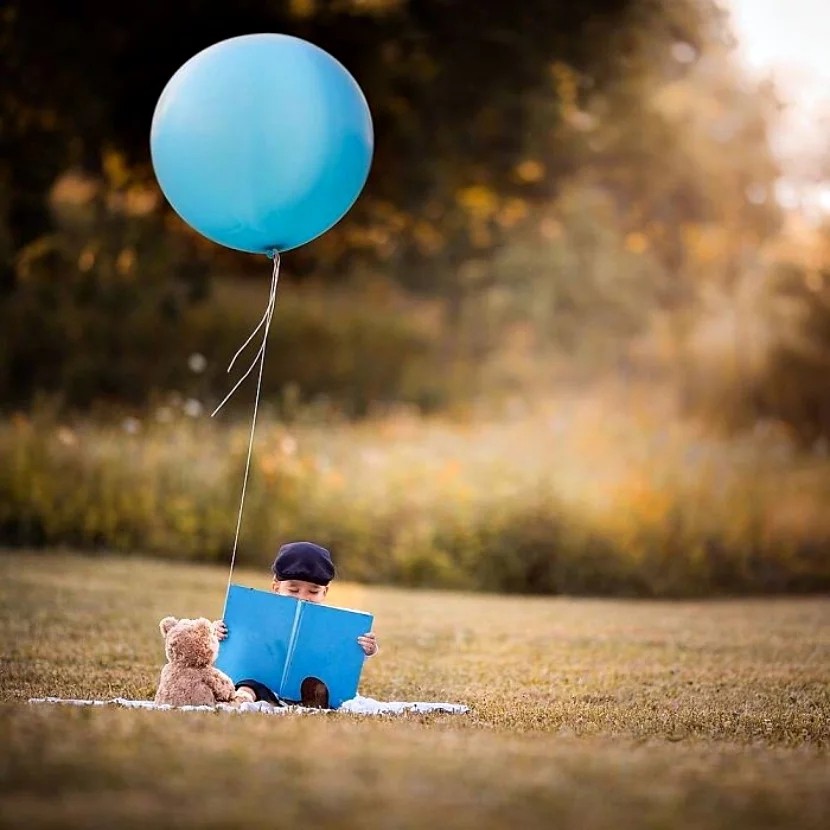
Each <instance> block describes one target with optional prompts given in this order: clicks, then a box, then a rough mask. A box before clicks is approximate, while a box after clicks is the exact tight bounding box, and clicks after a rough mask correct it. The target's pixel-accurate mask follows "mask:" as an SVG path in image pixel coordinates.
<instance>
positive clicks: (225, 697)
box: [205, 666, 236, 702]
mask: <svg viewBox="0 0 830 830" xmlns="http://www.w3.org/2000/svg"><path fill="white" fill-rule="evenodd" d="M205 682H206V683H207V685H208V686H209V687H210V689H211V691H212V692H213V694H214V697H215V698H216V699H217V700H219V701H225V702H227V701H229V700H230V699H231V698H232V697H233V695H234V692H235V691H236V688H235V687H234V685H233V681H232V680H231V679H230V677H228V676H227V675H226V674H225V673H224V672H221V671H219V669H217V668H214V667H213V666H211V671H210V673H209V674H208V675H207V677H205Z"/></svg>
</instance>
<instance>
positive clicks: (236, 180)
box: [150, 34, 373, 254]
mask: <svg viewBox="0 0 830 830" xmlns="http://www.w3.org/2000/svg"><path fill="white" fill-rule="evenodd" d="M372 149H373V133H372V116H371V114H370V112H369V106H368V104H367V103H366V99H365V98H364V96H363V93H362V92H361V90H360V87H359V86H358V85H357V82H356V81H355V80H354V78H353V77H352V76H351V75H350V74H349V72H348V71H347V70H346V69H345V68H344V67H343V65H342V64H340V63H339V62H338V61H336V60H335V59H334V58H333V57H332V56H331V55H329V54H328V53H327V52H324V51H323V50H322V49H320V48H319V47H317V46H314V45H313V44H311V43H308V42H307V41H305V40H301V39H299V38H296V37H290V36H288V35H276V34H256V35H244V36H242V37H234V38H230V39H229V40H224V41H222V42H220V43H216V44H214V45H213V46H210V47H208V48H207V49H205V50H203V51H202V52H199V53H198V54H197V55H195V56H194V57H192V58H191V59H190V60H189V61H187V63H185V64H184V65H183V66H182V67H181V68H180V69H179V70H178V71H177V72H176V74H175V75H173V77H172V78H171V79H170V81H169V82H168V83H167V86H166V87H165V88H164V90H163V92H162V93H161V97H160V98H159V101H158V104H157V105H156V110H155V113H154V114H153V123H152V128H151V130H150V150H151V154H152V160H153V168H154V169H155V172H156V178H157V179H158V182H159V185H160V186H161V189H162V191H163V192H164V195H165V196H166V197H167V199H168V201H169V202H170V204H171V205H172V206H173V208H174V209H175V211H176V212H177V213H178V214H179V216H181V217H182V219H184V221H185V222H187V223H188V224H189V225H191V226H192V227H193V228H194V229H195V230H197V231H198V232H199V233H201V234H203V235H204V236H206V237H207V238H208V239H212V240H213V241H214V242H218V243H220V244H222V245H227V246H228V247H229V248H235V249H237V250H240V251H250V252H252V253H269V254H270V253H271V252H272V251H274V250H277V251H287V250H289V249H291V248H296V247H298V246H299V245H303V244H305V243H306V242H310V241H311V240H312V239H314V238H315V237H316V236H319V235H320V234H321V233H323V232H324V231H326V230H328V229H329V228H330V227H331V226H332V225H334V224H336V223H337V222H338V221H339V220H340V219H341V218H342V217H343V215H344V214H345V213H346V212H347V211H348V210H349V208H350V207H351V206H352V204H353V203H354V201H355V199H357V197H358V195H359V194H360V191H361V190H362V189H363V185H364V184H365V183H366V178H367V176H368V175H369V168H370V166H371V163H372Z"/></svg>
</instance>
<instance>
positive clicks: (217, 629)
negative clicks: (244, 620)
mask: <svg viewBox="0 0 830 830" xmlns="http://www.w3.org/2000/svg"><path fill="white" fill-rule="evenodd" d="M213 632H214V634H216V636H217V638H218V639H220V640H224V639H225V637H227V636H228V627H227V626H226V625H225V621H224V620H216V621H215V622H214V623H213Z"/></svg>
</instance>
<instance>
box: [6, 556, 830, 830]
mask: <svg viewBox="0 0 830 830" xmlns="http://www.w3.org/2000/svg"><path fill="white" fill-rule="evenodd" d="M226 579H227V569H226V567H218V566H212V565H207V564H192V563H173V562H164V561H158V560H148V559H144V558H141V557H133V558H123V557H112V556H92V557H91V556H78V555H74V554H72V553H69V552H66V553H55V552H43V551H41V552H31V551H28V552H10V551H6V552H4V553H3V554H2V555H0V618H1V619H0V622H2V626H3V629H4V632H5V636H4V637H3V645H2V648H0V701H2V702H0V745H2V746H3V748H4V752H3V753H2V755H1V756H0V826H3V827H9V828H11V827H24V826H25V827H30V828H41V827H44V828H45V827H55V828H57V827H116V826H117V827H127V828H129V827H146V826H157V827H179V828H196V827H200V828H201V827H211V828H218V827H232V826H245V827H271V828H273V827H290V826H296V825H297V824H298V823H304V824H309V825H314V826H318V827H332V828H334V827H337V828H373V827H377V828H416V827H424V826H429V825H434V826H440V827H478V828H501V827H504V826H506V825H510V824H516V825H518V826H525V827H531V828H533V827H550V826H557V827H560V828H571V827H573V828H577V827H578V828H605V827H614V828H620V827H631V828H665V827H672V828H687V827H688V828H692V827H694V828H721V827H722V828H726V827H729V828H753V829H755V828H796V827H797V828H819V827H824V826H826V823H827V820H828V817H830V796H828V792H830V763H828V762H830V757H828V739H830V600H828V599H827V598H826V597H814V598H779V599H731V600H703V601H701V600H695V601H675V602H667V601H643V600H633V599H616V600H614V599H587V598H585V599H580V598H566V597H526V596H523V597H518V596H505V595H494V594H486V593H471V592H462V591H428V590H420V591H415V590H409V589H402V588H389V587H380V586H367V585H358V584H355V583H348V582H340V583H335V585H334V586H333V588H332V592H331V596H330V599H331V602H332V603H334V604H339V605H345V606H349V607H361V608H366V609H369V610H371V611H373V612H374V613H375V615H376V620H377V624H376V631H377V633H378V636H379V638H380V640H381V642H382V652H381V654H380V655H379V656H378V657H377V658H375V659H373V660H370V661H368V662H367V665H366V668H365V671H364V675H363V678H362V683H361V692H362V693H363V694H364V695H367V696H370V697H373V698H376V699H379V700H445V701H453V702H461V703H466V704H467V705H468V706H469V707H470V713H469V714H468V715H464V716H457V715H408V716H402V717H382V718H361V717H360V716H354V715H342V714H338V713H325V714H317V715H313V716H302V715H291V714H290V715H284V716H279V717H267V716H263V715H257V714H245V713H238V714H209V713H183V712H175V711H172V712H161V713H159V712H147V711H128V710H118V709H96V710H89V709H76V708H70V707H57V706H47V705H34V704H29V703H27V702H26V701H27V700H28V698H30V697H36V696H46V695H58V696H62V697H81V698H103V699H108V698H112V697H115V696H123V697H128V698H148V697H151V696H152V694H153V692H154V688H155V683H156V681H157V678H158V673H159V671H160V668H161V665H162V663H163V659H164V658H163V646H162V640H161V637H160V635H159V632H158V628H157V623H158V620H159V619H160V618H161V617H162V616H164V615H166V614H169V613H174V614H177V615H180V616H195V615H201V614H203V615H206V616H209V617H215V616H218V615H219V614H220V613H221V607H222V599H223V596H224V589H225V582H226ZM236 579H237V581H239V582H242V583H244V584H248V585H252V586H254V587H265V586H266V585H267V579H268V574H267V563H264V562H263V563H262V565H261V567H259V568H256V569H250V568H240V569H237V573H236Z"/></svg>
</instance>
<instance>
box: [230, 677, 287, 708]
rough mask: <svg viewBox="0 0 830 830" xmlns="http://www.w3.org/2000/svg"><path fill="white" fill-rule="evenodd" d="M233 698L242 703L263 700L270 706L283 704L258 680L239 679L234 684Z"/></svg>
mask: <svg viewBox="0 0 830 830" xmlns="http://www.w3.org/2000/svg"><path fill="white" fill-rule="evenodd" d="M235 699H236V700H239V701H241V702H243V703H253V702H254V701H256V700H264V701H265V702H266V703H270V704H271V705H272V706H284V705H285V704H284V703H283V702H282V701H281V700H280V699H279V698H278V697H277V696H276V695H275V694H274V693H273V692H272V691H271V690H270V689H269V688H268V687H267V686H266V685H265V684H264V683H260V682H259V681H258V680H240V681H239V683H237V684H236V696H235Z"/></svg>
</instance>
